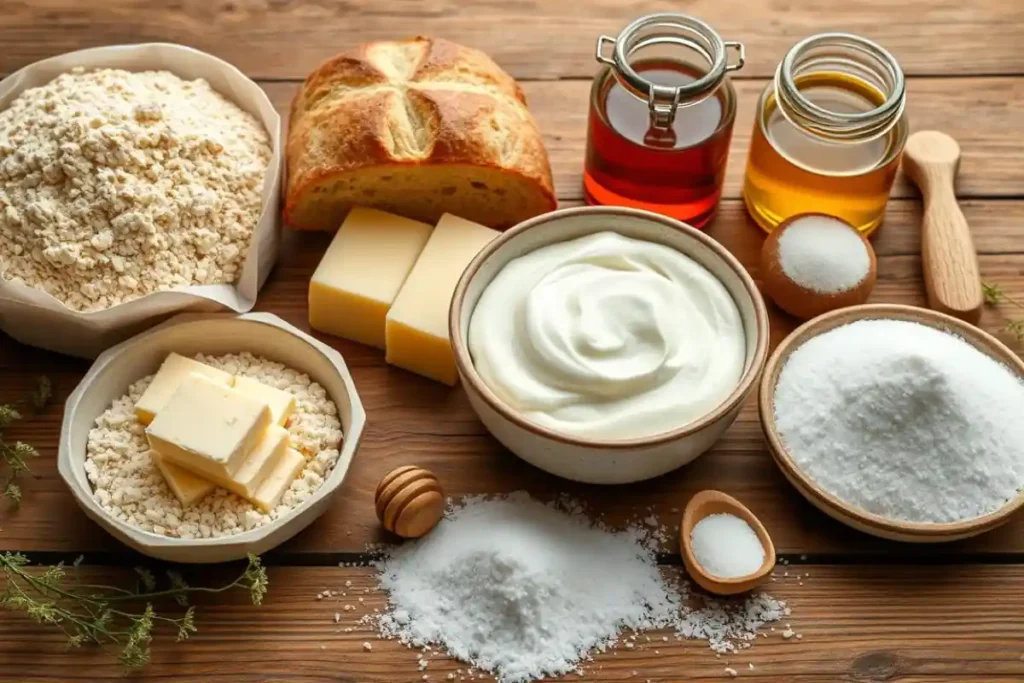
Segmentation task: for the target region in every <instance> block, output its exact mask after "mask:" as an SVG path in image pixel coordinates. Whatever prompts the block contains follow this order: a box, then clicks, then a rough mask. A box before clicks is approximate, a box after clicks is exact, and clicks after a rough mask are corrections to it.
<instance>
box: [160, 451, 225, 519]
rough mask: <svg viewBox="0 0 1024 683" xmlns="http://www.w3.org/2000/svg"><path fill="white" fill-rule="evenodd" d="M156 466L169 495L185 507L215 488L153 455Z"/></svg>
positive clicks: (182, 468)
mask: <svg viewBox="0 0 1024 683" xmlns="http://www.w3.org/2000/svg"><path fill="white" fill-rule="evenodd" d="M153 457H154V458H155V459H156V465H157V467H159V468H160V474H162V475H164V481H166V482H167V487H168V488H169V489H171V493H173V494H174V496H175V497H176V498H177V499H178V500H179V501H181V504H182V505H183V506H185V507H188V506H190V505H194V504H195V503H197V502H199V501H200V500H202V499H203V498H204V497H205V496H206V494H208V493H209V492H210V491H212V490H213V489H215V488H216V485H215V484H214V483H213V482H212V481H209V480H208V479H203V478H202V477H200V476H199V475H197V474H192V473H191V472H189V471H188V470H186V469H185V468H184V467H179V466H178V465H175V464H174V463H173V462H168V461H167V460H165V459H164V458H162V457H161V456H160V454H159V453H155V454H154V456H153Z"/></svg>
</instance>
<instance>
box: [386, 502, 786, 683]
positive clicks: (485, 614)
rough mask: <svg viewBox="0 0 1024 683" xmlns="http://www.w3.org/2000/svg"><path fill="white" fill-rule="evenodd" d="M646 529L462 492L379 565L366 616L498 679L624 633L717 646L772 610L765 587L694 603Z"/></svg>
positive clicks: (569, 659)
mask: <svg viewBox="0 0 1024 683" xmlns="http://www.w3.org/2000/svg"><path fill="white" fill-rule="evenodd" d="M648 534H649V528H648V527H647V525H644V524H640V525H637V526H634V527H632V528H630V529H627V530H625V531H617V532H616V531H611V530H608V529H606V528H603V527H601V526H599V525H595V524H594V523H593V522H592V521H591V520H590V519H589V518H588V517H587V516H586V515H585V514H583V513H582V512H581V511H580V510H579V508H578V507H577V508H575V509H573V510H572V511H571V512H564V511H562V510H560V509H558V508H556V507H555V506H554V505H544V504H542V503H539V502H537V501H535V500H533V499H531V498H530V497H529V496H528V495H526V494H525V493H514V494H511V495H510V496H508V497H505V498H496V499H480V498H477V499H471V500H469V501H467V502H466V503H465V504H464V505H463V506H461V507H455V508H452V509H451V510H449V512H448V514H447V516H446V518H445V519H444V520H442V521H441V523H440V524H439V525H438V526H437V527H436V528H435V529H434V530H433V531H432V532H431V533H430V534H429V535H427V536H426V537H425V538H423V539H421V540H419V541H416V542H411V543H406V544H404V545H402V546H400V547H398V548H396V549H394V550H392V551H391V552H390V554H389V555H387V556H386V557H385V558H384V559H383V560H382V561H381V562H380V563H379V564H378V569H379V570H380V576H379V581H380V585H381V587H382V588H384V589H385V590H386V591H387V592H388V594H389V606H388V609H387V610H386V611H385V612H384V613H383V614H381V615H378V616H376V617H374V620H375V621H376V624H377V627H378V628H379V630H380V631H381V633H382V634H383V635H384V636H386V637H392V638H398V639H400V640H401V641H402V642H404V643H407V644H409V645H412V646H416V647H428V646H431V645H443V646H444V647H445V648H446V649H447V650H448V652H449V653H450V654H451V655H452V656H454V657H456V658H457V659H460V660H462V661H464V662H467V663H468V664H470V665H472V666H474V667H476V668H478V669H480V670H483V671H487V672H490V673H492V674H493V675H494V676H495V677H496V678H497V679H498V680H499V681H502V682H503V683H524V682H526V681H531V680H535V679H538V678H542V677H544V676H551V675H559V674H564V673H567V672H571V671H579V668H580V664H581V661H583V660H587V659H589V658H590V653H591V652H592V651H594V650H604V649H605V648H606V647H608V646H610V645H612V644H614V643H615V642H616V640H617V638H618V636H619V634H620V632H622V631H623V630H627V629H629V630H641V629H652V628H663V627H670V628H675V629H677V630H678V631H680V633H682V634H683V635H685V636H686V637H696V638H706V639H708V640H709V642H710V643H711V645H712V647H713V649H715V650H716V651H719V652H724V651H729V650H731V649H734V648H735V647H736V646H735V645H734V642H733V641H739V642H740V643H741V645H740V646H742V643H744V642H747V641H750V640H753V638H754V637H755V636H756V631H757V628H758V627H759V626H760V625H762V624H763V623H765V621H768V620H771V618H774V619H778V618H780V617H781V614H782V612H781V609H782V608H781V606H780V603H778V602H776V601H774V600H771V599H770V598H766V597H765V596H756V597H753V598H750V599H748V600H747V601H746V602H742V601H741V602H740V603H738V604H735V606H731V607H730V606H727V605H726V603H717V602H716V603H713V604H709V605H706V606H705V608H704V609H702V610H697V611H694V610H691V609H690V608H689V607H688V606H687V604H686V603H687V600H688V599H689V595H688V587H687V585H686V584H685V583H684V584H683V585H682V586H681V587H676V586H674V585H672V583H671V582H670V581H668V580H666V578H665V575H664V574H663V573H662V571H661V570H660V569H659V568H658V566H657V563H656V559H655V556H654V553H653V552H652V551H651V550H650V548H649V547H648V545H647V542H648V540H649V539H648ZM630 642H632V641H630Z"/></svg>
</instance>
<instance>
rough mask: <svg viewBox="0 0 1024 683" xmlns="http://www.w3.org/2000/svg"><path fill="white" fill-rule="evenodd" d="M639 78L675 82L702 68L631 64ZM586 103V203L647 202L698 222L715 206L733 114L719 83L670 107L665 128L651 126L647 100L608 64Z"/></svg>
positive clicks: (667, 62)
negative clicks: (708, 93) (672, 115)
mask: <svg viewBox="0 0 1024 683" xmlns="http://www.w3.org/2000/svg"><path fill="white" fill-rule="evenodd" d="M633 68H634V69H636V70H637V71H638V72H639V73H640V74H641V75H642V76H643V77H644V78H646V79H647V80H650V81H652V82H654V83H657V84H658V85H667V86H671V87H677V86H680V85H685V84H687V83H692V82H693V81H696V80H697V79H699V78H700V77H701V76H703V75H704V72H703V71H701V70H699V69H697V68H696V67H695V66H693V65H691V64H687V63H685V62H680V61H676V60H666V59H649V60H644V61H640V62H636V63H634V64H633ZM598 79H599V80H598V82H597V83H595V86H594V92H593V95H592V97H593V101H592V102H591V107H590V121H589V127H588V131H587V156H586V163H585V165H584V171H583V188H584V192H585V193H586V198H587V202H588V203H589V204H610V205H615V206H628V207H633V208H638V209H647V210H648V211H655V212H657V213H661V214H665V215H668V216H672V217H673V218H678V219H679V220H682V221H685V222H687V223H689V224H691V225H693V226H695V227H701V226H703V225H704V224H705V223H707V222H708V221H709V220H710V219H711V218H712V217H713V216H714V214H715V210H716V208H717V207H718V200H719V198H720V197H721V194H722V180H723V179H724V177H725V163H726V160H727V158H728V154H729V140H730V138H731V137H732V122H733V118H734V117H735V104H734V100H733V98H730V97H728V95H727V91H726V88H727V87H728V86H727V85H723V86H722V87H720V88H718V90H716V91H715V92H714V93H713V94H712V95H711V96H709V97H707V98H706V99H704V100H702V101H700V102H697V103H695V104H692V105H689V106H680V107H678V108H677V110H676V115H675V119H674V121H673V122H672V126H671V131H659V130H656V129H654V128H652V127H651V115H650V111H649V109H648V105H647V102H646V101H644V100H641V99H639V98H638V97H636V96H635V95H633V94H632V93H630V92H629V91H628V90H627V89H626V88H625V87H623V86H622V84H621V83H619V81H618V79H617V78H615V76H614V75H612V74H611V73H610V72H608V71H605V72H604V73H603V74H602V76H599V77H598Z"/></svg>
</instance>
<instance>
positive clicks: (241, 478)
mask: <svg viewBox="0 0 1024 683" xmlns="http://www.w3.org/2000/svg"><path fill="white" fill-rule="evenodd" d="M288 443H289V439H288V430H287V429H285V428H284V427H280V426H278V425H270V426H269V427H267V431H266V432H264V433H263V438H262V439H260V440H259V442H258V443H257V444H256V445H255V446H253V449H252V450H251V451H249V455H247V456H245V460H244V461H242V464H241V466H240V467H239V468H238V471H237V472H235V475H234V476H233V477H231V478H230V479H220V478H219V477H217V478H214V480H213V481H214V482H215V483H216V484H218V485H220V486H223V487H224V488H226V489H227V490H228V491H231V492H232V493H237V494H238V495H240V496H242V497H243V498H249V499H251V498H252V497H253V496H254V495H256V491H257V490H258V489H259V487H260V485H261V484H262V483H263V482H264V481H265V480H266V479H267V477H268V476H270V473H271V472H273V471H274V468H275V467H276V466H277V464H278V463H279V462H280V461H281V457H282V456H283V455H284V454H285V453H286V452H287V451H288Z"/></svg>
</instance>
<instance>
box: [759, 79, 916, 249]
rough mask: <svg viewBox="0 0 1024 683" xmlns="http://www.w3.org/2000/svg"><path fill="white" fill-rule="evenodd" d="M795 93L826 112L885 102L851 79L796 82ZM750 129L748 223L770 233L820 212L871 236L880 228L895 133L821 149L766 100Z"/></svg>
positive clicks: (894, 158)
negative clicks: (751, 220)
mask: <svg viewBox="0 0 1024 683" xmlns="http://www.w3.org/2000/svg"><path fill="white" fill-rule="evenodd" d="M795 82H796V84H797V86H798V87H799V89H800V93H801V94H802V95H803V96H804V97H806V98H807V99H809V100H810V101H811V102H813V103H814V104H816V105H818V106H820V107H822V108H824V109H827V110H829V111H832V112H840V113H859V112H866V111H871V110H872V109H875V108H876V107H878V106H880V105H881V104H882V103H883V102H885V95H884V94H883V93H882V92H881V91H879V90H878V89H877V88H875V87H874V86H873V85H871V84H869V83H867V82H866V81H863V80H861V79H859V78H856V77H854V76H850V75H847V74H843V73H835V72H820V73H811V74H807V75H805V76H801V77H798V78H797V79H796V81H795ZM767 98H768V99H767V101H765V102H763V104H762V106H761V107H760V118H759V119H758V120H757V121H755V123H754V132H753V136H752V139H751V142H750V155H749V157H748V160H747V172H746V179H745V181H744V188H743V196H744V200H745V201H746V204H747V209H748V210H749V211H750V215H751V216H752V217H753V218H754V220H755V221H756V222H757V223H758V224H759V225H760V226H761V227H762V228H764V229H765V230H767V231H771V230H772V229H774V228H775V227H776V226H778V225H779V224H780V223H781V222H782V221H784V220H786V219H787V218H789V217H791V216H794V215H796V214H799V213H807V212H820V213H825V214H830V215H833V216H837V217H839V218H842V219H844V220H846V221H847V222H849V223H850V224H851V225H853V226H854V227H856V228H857V229H858V230H860V231H861V232H862V233H864V234H870V233H871V232H872V231H874V229H875V228H877V227H878V225H879V224H880V223H881V222H882V218H883V216H884V214H885V205H886V202H887V201H888V200H889V190H890V188H891V187H892V184H893V180H894V179H895V177H896V170H897V169H898V168H899V163H900V153H901V151H902V143H901V139H902V138H901V136H902V135H905V130H904V129H903V128H901V126H900V125H897V126H895V127H893V129H892V130H890V131H889V132H887V133H886V134H884V135H882V136H881V137H878V138H875V139H873V140H866V141H856V142H838V141H828V140H824V139H822V138H820V137H817V136H815V135H812V134H810V133H808V132H806V131H803V130H801V129H799V128H797V127H796V126H794V125H793V124H792V123H790V122H789V121H788V120H787V119H786V117H785V116H784V115H783V114H782V112H780V111H779V110H778V107H777V106H776V102H775V95H774V93H773V94H770V95H768V96H767Z"/></svg>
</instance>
